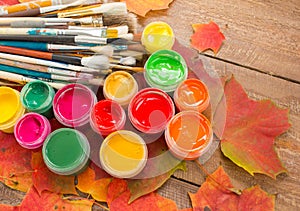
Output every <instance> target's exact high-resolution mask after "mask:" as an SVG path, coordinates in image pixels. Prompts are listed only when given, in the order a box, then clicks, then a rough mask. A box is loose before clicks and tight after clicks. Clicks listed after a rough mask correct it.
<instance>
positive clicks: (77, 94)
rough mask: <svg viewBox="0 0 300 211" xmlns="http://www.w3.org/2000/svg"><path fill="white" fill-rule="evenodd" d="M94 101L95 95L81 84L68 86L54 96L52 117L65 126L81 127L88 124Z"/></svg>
mask: <svg viewBox="0 0 300 211" xmlns="http://www.w3.org/2000/svg"><path fill="white" fill-rule="evenodd" d="M96 101H97V99H96V95H95V94H94V93H93V91H92V90H91V89H89V88H88V87H86V86H84V85H82V84H68V85H66V86H64V87H63V88H61V89H60V90H58V92H57V93H56V94H55V96H54V100H53V111H54V115H55V117H56V119H57V120H58V121H59V122H60V123H61V124H63V125H65V126H68V127H76V126H81V125H84V124H86V123H88V121H89V115H90V112H91V110H92V108H93V106H94V105H95V103H96Z"/></svg>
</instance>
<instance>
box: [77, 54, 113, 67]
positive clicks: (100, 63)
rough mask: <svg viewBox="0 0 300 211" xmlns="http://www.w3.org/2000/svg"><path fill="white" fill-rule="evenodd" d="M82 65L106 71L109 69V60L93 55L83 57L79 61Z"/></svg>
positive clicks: (102, 56) (103, 56) (105, 57)
mask: <svg viewBox="0 0 300 211" xmlns="http://www.w3.org/2000/svg"><path fill="white" fill-rule="evenodd" d="M81 62H82V65H83V66H86V67H90V68H95V69H100V70H106V69H109V59H108V57H107V56H105V55H94V56H90V57H84V58H82V60H81Z"/></svg>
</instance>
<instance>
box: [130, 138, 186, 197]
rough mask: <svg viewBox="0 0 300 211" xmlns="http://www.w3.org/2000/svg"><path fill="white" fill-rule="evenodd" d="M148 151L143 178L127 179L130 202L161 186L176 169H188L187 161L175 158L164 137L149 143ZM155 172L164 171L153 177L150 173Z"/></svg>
mask: <svg viewBox="0 0 300 211" xmlns="http://www.w3.org/2000/svg"><path fill="white" fill-rule="evenodd" d="M148 151H149V158H148V161H147V164H146V167H145V168H144V170H143V171H142V173H141V174H140V175H139V178H141V179H128V180H127V182H128V188H129V190H130V192H131V196H130V199H129V203H131V202H133V201H134V200H136V199H137V198H139V197H141V196H143V195H146V194H148V193H151V192H153V191H155V190H156V189H158V188H159V187H161V186H162V185H163V184H164V183H165V182H166V181H167V180H168V179H169V178H170V177H171V175H172V174H174V172H175V171H176V170H183V171H185V170H186V166H185V162H184V161H180V160H178V159H176V158H174V157H173V156H172V155H171V153H170V152H169V151H168V147H167V146H166V144H165V141H164V139H163V137H160V139H159V140H156V141H155V142H153V143H151V144H148ZM159 156H162V157H159ZM168 165H169V167H168ZM170 165H172V166H170ZM153 172H162V173H161V174H159V173H157V174H155V176H154V177H151V176H150V175H151V174H153ZM149 176H150V177H149Z"/></svg>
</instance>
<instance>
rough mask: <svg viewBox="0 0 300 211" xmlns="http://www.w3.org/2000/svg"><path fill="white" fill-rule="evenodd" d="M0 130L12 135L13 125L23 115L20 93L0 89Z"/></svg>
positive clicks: (4, 88)
mask: <svg viewBox="0 0 300 211" xmlns="http://www.w3.org/2000/svg"><path fill="white" fill-rule="evenodd" d="M0 111H1V112H0V130H2V131H3V132H5V133H13V132H14V125H15V124H16V122H17V121H18V119H19V118H21V117H22V116H23V115H24V113H25V108H24V107H23V106H22V103H21V100H20V92H19V91H17V90H15V89H12V88H10V87H6V86H1V87H0Z"/></svg>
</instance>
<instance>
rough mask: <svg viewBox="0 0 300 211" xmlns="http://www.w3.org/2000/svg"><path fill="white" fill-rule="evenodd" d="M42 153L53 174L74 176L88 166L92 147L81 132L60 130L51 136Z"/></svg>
mask: <svg viewBox="0 0 300 211" xmlns="http://www.w3.org/2000/svg"><path fill="white" fill-rule="evenodd" d="M42 153H43V159H44V162H45V164H46V166H47V167H48V168H49V169H50V170H51V171H52V172H54V173H56V174H60V175H74V174H77V173H79V172H81V171H82V170H83V169H84V168H85V167H86V166H87V163H88V160H89V154H90V145H89V142H88V140H87V138H86V136H85V135H84V134H82V133H81V132H79V131H77V130H74V129H71V128H60V129H58V130H55V131H54V132H52V133H50V134H49V136H48V137H47V139H46V140H45V142H44V145H43V150H42Z"/></svg>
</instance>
